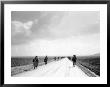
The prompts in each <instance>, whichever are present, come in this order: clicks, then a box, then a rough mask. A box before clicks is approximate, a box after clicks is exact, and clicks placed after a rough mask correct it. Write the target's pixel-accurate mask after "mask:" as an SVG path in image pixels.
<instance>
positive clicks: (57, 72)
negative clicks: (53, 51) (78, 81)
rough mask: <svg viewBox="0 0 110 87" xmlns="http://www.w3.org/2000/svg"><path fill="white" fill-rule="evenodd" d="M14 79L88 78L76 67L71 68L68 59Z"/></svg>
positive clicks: (19, 75) (18, 75) (43, 66)
mask: <svg viewBox="0 0 110 87" xmlns="http://www.w3.org/2000/svg"><path fill="white" fill-rule="evenodd" d="M14 77H88V76H87V75H86V74H85V73H84V72H83V71H82V70H81V69H80V68H79V67H78V66H75V67H73V66H72V62H71V61H70V60H69V59H68V58H64V59H61V60H59V61H54V62H51V63H49V64H47V65H42V66H39V67H38V68H37V69H35V70H32V71H28V72H24V73H20V74H17V75H14Z"/></svg>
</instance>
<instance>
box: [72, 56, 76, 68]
mask: <svg viewBox="0 0 110 87" xmlns="http://www.w3.org/2000/svg"><path fill="white" fill-rule="evenodd" d="M76 60H77V58H76V55H73V57H72V62H73V67H75V65H76Z"/></svg>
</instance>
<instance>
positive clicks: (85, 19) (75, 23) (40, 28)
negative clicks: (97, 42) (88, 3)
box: [12, 11, 100, 45]
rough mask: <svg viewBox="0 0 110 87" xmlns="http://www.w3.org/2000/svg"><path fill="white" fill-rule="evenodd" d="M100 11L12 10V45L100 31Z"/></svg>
mask: <svg viewBox="0 0 110 87" xmlns="http://www.w3.org/2000/svg"><path fill="white" fill-rule="evenodd" d="M99 19H100V17H99V12H98V11H97V12H95V11H91V12H88V11H87V12H86V11H84V12H79V11H78V12H77V11H76V12H73V11H41V12H38V11H35V12H33V11H32V12H27V11H24V12H21V11H20V12H19V11H18V12H12V45H16V44H23V43H26V42H30V41H31V40H34V39H45V40H55V39H64V38H68V37H73V36H74V37H76V36H84V35H91V34H95V33H99V30H100V22H99V21H100V20H99Z"/></svg>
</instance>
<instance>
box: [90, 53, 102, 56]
mask: <svg viewBox="0 0 110 87" xmlns="http://www.w3.org/2000/svg"><path fill="white" fill-rule="evenodd" d="M91 56H100V53H96V54H93V55H91Z"/></svg>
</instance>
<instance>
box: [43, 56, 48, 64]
mask: <svg viewBox="0 0 110 87" xmlns="http://www.w3.org/2000/svg"><path fill="white" fill-rule="evenodd" d="M47 61H48V57H47V56H46V57H45V59H44V62H45V65H46V64H47Z"/></svg>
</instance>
